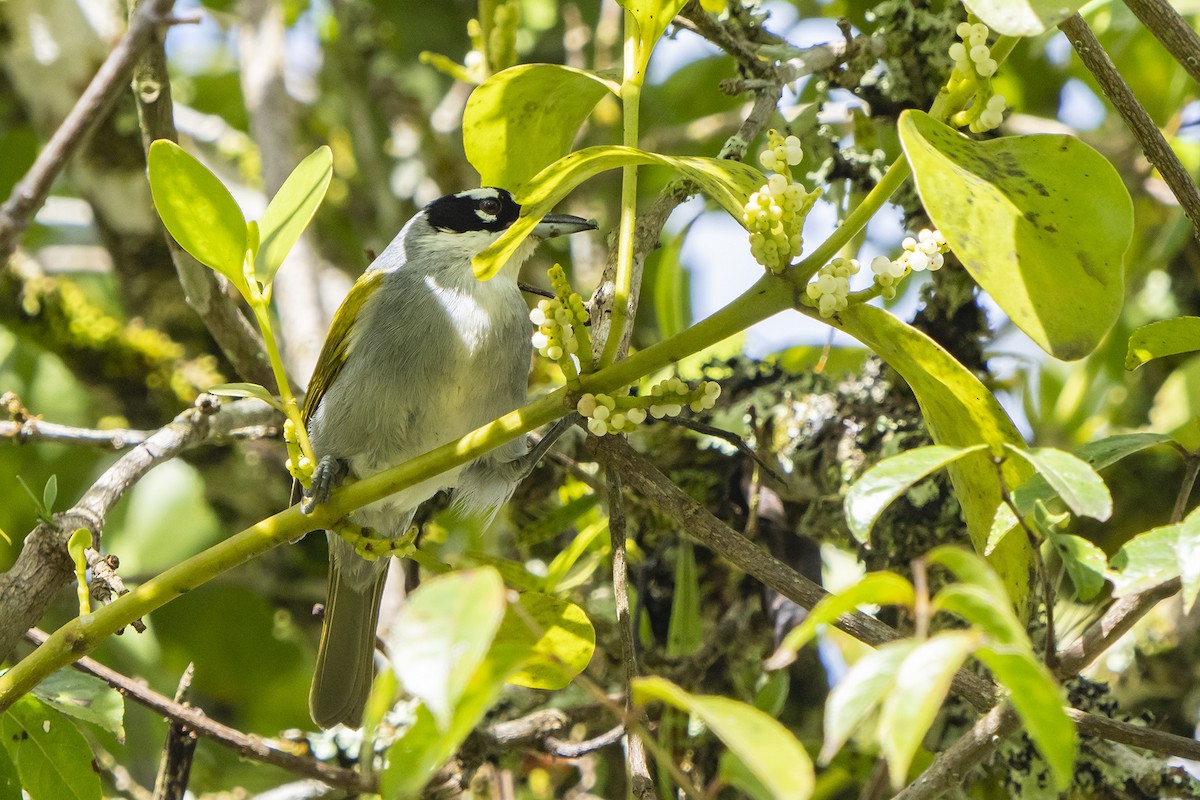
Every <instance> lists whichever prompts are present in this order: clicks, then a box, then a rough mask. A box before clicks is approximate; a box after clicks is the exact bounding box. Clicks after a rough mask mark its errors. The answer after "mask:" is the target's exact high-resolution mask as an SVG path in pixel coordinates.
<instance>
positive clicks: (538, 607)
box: [491, 592, 596, 689]
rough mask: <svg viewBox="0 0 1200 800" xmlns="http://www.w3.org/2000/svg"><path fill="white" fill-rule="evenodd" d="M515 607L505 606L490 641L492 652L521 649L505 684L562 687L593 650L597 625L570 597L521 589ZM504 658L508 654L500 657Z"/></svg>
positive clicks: (590, 655)
mask: <svg viewBox="0 0 1200 800" xmlns="http://www.w3.org/2000/svg"><path fill="white" fill-rule="evenodd" d="M517 602H518V605H519V608H513V607H511V606H510V607H509V609H508V611H507V613H506V614H505V615H504V621H503V622H502V623H500V630H499V631H497V633H496V640H495V641H494V642H493V643H492V650H491V652H492V655H493V656H495V655H496V654H497V653H502V654H506V653H507V651H509V650H512V651H513V654H514V660H516V657H517V655H518V651H521V652H522V653H523V655H522V656H520V657H521V659H522V666H521V668H520V669H519V670H518V671H517V672H515V673H514V674H512V675H509V676H508V682H509V683H511V684H514V685H516V686H526V687H528V688H530V689H562V688H563V687H565V686H566V685H567V684H569V683H570V682H571V681H572V680H573V679H574V678H575V676H576V675H578V674H579V673H580V672H583V670H584V668H585V667H587V665H588V662H589V661H591V660H592V653H593V652H595V650H596V629H595V628H593V627H592V622H591V620H589V619H588V617H587V614H585V613H584V611H583V609H582V608H580V607H579V606H577V605H575V604H574V603H572V602H570V601H569V600H562V599H559V598H557V597H551V596H550V595H548V594H541V593H539V592H522V593H521V594H520V596H519V598H518V601H517ZM504 657H505V658H507V657H508V656H507V655H504Z"/></svg>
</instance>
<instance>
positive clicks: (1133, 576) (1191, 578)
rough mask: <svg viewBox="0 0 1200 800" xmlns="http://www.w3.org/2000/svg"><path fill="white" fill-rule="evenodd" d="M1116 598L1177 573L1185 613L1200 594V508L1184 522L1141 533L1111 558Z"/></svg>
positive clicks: (1135, 592) (1140, 589) (1169, 578)
mask: <svg viewBox="0 0 1200 800" xmlns="http://www.w3.org/2000/svg"><path fill="white" fill-rule="evenodd" d="M1112 565H1113V567H1114V568H1115V569H1116V571H1115V572H1113V571H1110V572H1109V574H1108V577H1109V579H1110V580H1111V581H1112V582H1113V597H1124V596H1126V595H1130V594H1137V593H1138V592H1143V591H1145V590H1146V589H1150V588H1152V587H1154V586H1157V585H1158V584H1160V583H1162V582H1164V581H1169V580H1171V579H1172V578H1174V577H1176V576H1178V577H1179V578H1180V580H1181V581H1182V583H1183V603H1184V607H1185V609H1184V610H1185V612H1186V611H1188V610H1190V609H1191V608H1192V606H1193V605H1194V604H1195V602H1196V597H1197V595H1198V594H1200V508H1197V509H1196V510H1194V511H1192V513H1191V514H1188V515H1187V517H1185V518H1184V520H1183V521H1182V522H1179V523H1176V524H1174V525H1164V526H1163V527H1160V528H1154V529H1152V530H1149V531H1146V532H1145V533H1140V534H1138V535H1137V536H1135V537H1133V538H1132V539H1130V540H1129V541H1128V542H1126V543H1125V546H1124V547H1122V548H1121V549H1120V550H1119V551H1117V554H1116V555H1115V556H1113V558H1112Z"/></svg>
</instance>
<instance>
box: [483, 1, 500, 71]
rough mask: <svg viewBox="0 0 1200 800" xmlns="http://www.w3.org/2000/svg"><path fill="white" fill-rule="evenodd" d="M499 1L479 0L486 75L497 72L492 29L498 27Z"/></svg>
mask: <svg viewBox="0 0 1200 800" xmlns="http://www.w3.org/2000/svg"><path fill="white" fill-rule="evenodd" d="M496 2H497V0H479V40H480V42H479V51H480V54H481V55H482V56H483V69H484V74H485V75H491V74H492V73H493V72H494V71H495V70H494V68H493V65H492V29H493V28H494V27H495V26H496Z"/></svg>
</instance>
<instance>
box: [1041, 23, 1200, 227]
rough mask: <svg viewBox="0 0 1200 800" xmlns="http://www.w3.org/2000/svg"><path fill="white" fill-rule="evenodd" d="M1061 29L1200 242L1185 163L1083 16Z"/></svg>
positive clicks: (1198, 195)
mask: <svg viewBox="0 0 1200 800" xmlns="http://www.w3.org/2000/svg"><path fill="white" fill-rule="evenodd" d="M1058 27H1059V28H1060V29H1061V30H1062V32H1063V33H1065V34H1066V35H1067V38H1068V39H1069V40H1070V41H1071V46H1072V47H1074V48H1075V52H1077V53H1079V58H1080V60H1081V61H1083V64H1084V66H1086V67H1087V68H1088V71H1089V72H1091V73H1092V75H1093V76H1094V77H1095V78H1096V82H1097V83H1099V84H1100V89H1101V90H1102V91H1103V92H1104V95H1105V97H1107V98H1108V99H1109V101H1110V102H1111V103H1112V104H1113V106H1114V107H1115V108H1116V109H1117V112H1118V113H1119V114H1120V115H1121V117H1122V118H1124V120H1125V123H1126V124H1127V125H1128V126H1129V127H1130V129H1131V130H1132V131H1133V135H1134V136H1136V137H1137V140H1138V142H1139V143H1140V144H1141V145H1142V151H1143V152H1145V154H1146V158H1147V159H1148V160H1149V161H1150V163H1151V164H1152V165H1153V166H1154V167H1156V168H1157V169H1158V172H1159V174H1160V175H1162V178H1163V180H1164V181H1166V183H1167V186H1169V187H1170V188H1171V192H1172V193H1173V194H1174V195H1175V198H1176V199H1177V200H1178V201H1179V204H1180V205H1181V206H1183V212H1184V213H1185V214H1187V217H1188V219H1189V220H1191V223H1192V235H1193V236H1195V237H1196V238H1197V239H1200V191H1198V190H1197V189H1196V184H1195V183H1193V182H1192V177H1191V175H1190V174H1189V173H1188V171H1187V169H1186V168H1184V166H1183V164H1181V163H1179V158H1178V157H1177V156H1176V155H1175V153H1174V151H1173V150H1171V146H1170V145H1169V144H1167V140H1166V139H1165V138H1163V135H1162V131H1160V130H1159V129H1158V126H1157V125H1155V124H1154V120H1152V119H1150V115H1149V114H1148V113H1146V109H1145V108H1143V107H1142V104H1141V103H1139V102H1138V100H1137V97H1135V96H1134V94H1133V90H1132V89H1130V88H1129V84H1127V83H1126V82H1125V79H1124V78H1122V77H1121V73H1119V72H1117V68H1116V66H1114V65H1113V62H1112V59H1111V58H1109V57H1108V53H1106V52H1104V48H1103V47H1101V46H1100V40H1099V39H1097V38H1096V34H1094V33H1092V29H1091V28H1089V27H1088V25H1087V23H1086V22H1084V21H1083V17H1081V16H1079V15H1078V14H1075V15H1074V16H1072V17H1071V18H1069V19H1067V20H1064V21H1063V22H1062V23H1061V24H1059V26H1058ZM1193 58H1194V56H1193Z"/></svg>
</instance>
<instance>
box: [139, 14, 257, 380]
mask: <svg viewBox="0 0 1200 800" xmlns="http://www.w3.org/2000/svg"><path fill="white" fill-rule="evenodd" d="M150 2H151V0H141V2H140V4H139V5H138V8H137V10H135V11H134V14H135V15H136V14H139V13H141V11H142V8H143V7H144V6H146V5H148V4H149V3H150ZM133 90H134V91H133V96H134V99H135V100H136V101H137V108H138V123H139V124H140V125H141V129H142V146H143V148H144V149H145V150H146V151H147V152H149V150H150V145H151V143H153V142H154V141H155V140H156V139H169V140H171V141H172V142H178V141H179V133H178V131H177V130H176V129H175V111H174V104H173V103H172V100H171V79H170V76H168V74H167V55H166V52H165V51H164V50H163V38H162V36H160V35H156V36H154V37H153V38H152V40H151V41H150V43H149V47H148V48H147V49H146V52H145V54H144V55H143V57H142V58H141V59H140V60H139V61H138V63H137V67H136V69H135V70H134V75H133ZM163 236H165V237H166V240H167V248H168V249H169V250H170V252H171V261H172V262H173V263H174V265H175V272H176V274H177V275H179V283H180V285H181V286H182V287H183V294H184V299H186V300H187V304H188V306H190V307H191V309H192V310H193V311H195V312H196V315H197V316H199V317H200V319H201V321H202V322H204V326H205V327H206V328H208V332H209V334H211V335H212V337H213V340H214V341H216V343H217V347H219V348H220V349H221V352H222V353H224V354H225V357H226V358H228V359H229V363H230V364H232V365H233V368H234V370H235V371H236V372H237V374H238V375H239V376H241V378H242V379H243V380H246V381H250V382H251V383H257V384H260V385H262V386H273V385H274V384H275V378H274V375H273V374H272V372H271V366H270V363H269V362H268V360H267V355H266V348H265V347H264V346H263V341H262V336H260V335H259V333H258V331H257V330H255V329H254V327H253V326H252V325H251V324H250V322H249V320H247V319H246V317H245V315H243V314H242V313H241V312H240V311H239V310H238V307H237V305H236V303H235V301H234V299H233V298H232V297H231V296H230V295H229V294H228V293H227V292H226V289H225V286H226V283H227V282H226V281H225V279H224V278H221V277H218V276H217V274H216V273H215V272H213V271H212V270H210V269H209V268H208V267H205V266H204V265H203V264H201V263H200V262H198V261H196V259H194V258H192V257H191V256H190V255H188V254H187V253H186V252H184V250H183V248H181V247H180V246H179V244H178V243H177V242H176V241H175V240H174V239H173V238H172V237H171V235H170V234H168V233H167V232H166V230H165V229H164V230H163Z"/></svg>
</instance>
